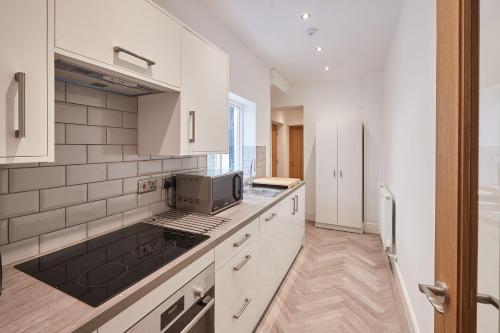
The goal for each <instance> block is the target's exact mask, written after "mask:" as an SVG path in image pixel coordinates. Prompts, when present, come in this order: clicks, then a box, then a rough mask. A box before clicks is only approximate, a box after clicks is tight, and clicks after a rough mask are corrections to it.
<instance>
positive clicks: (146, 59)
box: [113, 46, 155, 66]
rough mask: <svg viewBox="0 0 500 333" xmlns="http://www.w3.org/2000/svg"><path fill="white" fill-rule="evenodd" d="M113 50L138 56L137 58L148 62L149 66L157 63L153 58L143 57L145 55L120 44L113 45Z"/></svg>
mask: <svg viewBox="0 0 500 333" xmlns="http://www.w3.org/2000/svg"><path fill="white" fill-rule="evenodd" d="M113 51H114V52H115V53H120V52H123V53H126V54H128V55H131V56H132V57H135V58H137V59H141V60H142V61H145V62H146V63H147V64H148V66H153V65H154V64H155V62H154V61H153V60H151V59H148V58H146V57H143V56H141V55H138V54H137V53H135V52H132V51H129V50H127V49H124V48H123V47H120V46H115V47H113Z"/></svg>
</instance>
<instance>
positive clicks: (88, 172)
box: [66, 164, 106, 185]
mask: <svg viewBox="0 0 500 333" xmlns="http://www.w3.org/2000/svg"><path fill="white" fill-rule="evenodd" d="M103 180H106V164H82V165H70V166H67V167H66V184H67V185H76V184H85V183H95V182H99V181H103Z"/></svg>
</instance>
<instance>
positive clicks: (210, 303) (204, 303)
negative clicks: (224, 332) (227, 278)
mask: <svg viewBox="0 0 500 333" xmlns="http://www.w3.org/2000/svg"><path fill="white" fill-rule="evenodd" d="M214 318H215V299H214V297H213V289H212V293H210V292H209V293H208V295H206V296H205V297H204V298H203V299H201V300H199V301H198V302H196V303H194V304H193V305H192V306H191V307H190V308H189V309H188V310H187V311H186V312H184V314H182V316H180V317H179V318H178V319H177V320H176V321H175V322H174V323H173V324H172V325H171V326H170V327H169V328H168V329H167V330H166V331H164V332H165V333H179V332H180V333H214V332H215V323H214Z"/></svg>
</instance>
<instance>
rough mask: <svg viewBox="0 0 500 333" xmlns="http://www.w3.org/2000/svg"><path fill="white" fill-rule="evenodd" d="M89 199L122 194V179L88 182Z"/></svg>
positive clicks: (94, 199)
mask: <svg viewBox="0 0 500 333" xmlns="http://www.w3.org/2000/svg"><path fill="white" fill-rule="evenodd" d="M88 186H89V189H88V191H89V197H88V199H89V201H96V200H102V199H107V198H111V197H116V196H119V195H122V180H121V179H117V180H110V181H107V182H100V183H92V184H89V185H88Z"/></svg>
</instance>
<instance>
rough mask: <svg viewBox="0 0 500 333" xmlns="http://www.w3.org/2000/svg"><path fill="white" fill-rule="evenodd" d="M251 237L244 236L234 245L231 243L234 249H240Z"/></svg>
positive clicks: (249, 235) (248, 235)
mask: <svg viewBox="0 0 500 333" xmlns="http://www.w3.org/2000/svg"><path fill="white" fill-rule="evenodd" d="M251 237H252V235H251V234H246V235H245V236H244V237H243V238H242V239H240V240H239V241H237V242H236V243H233V246H234V247H240V246H241V245H242V244H243V243H245V242H246V241H247V240H249V239H250V238H251Z"/></svg>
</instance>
